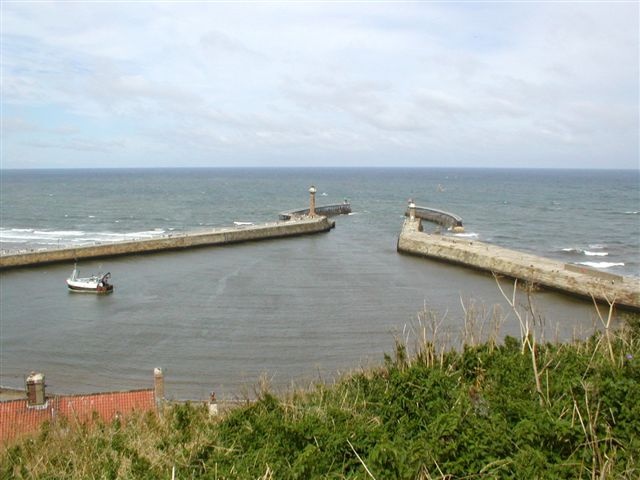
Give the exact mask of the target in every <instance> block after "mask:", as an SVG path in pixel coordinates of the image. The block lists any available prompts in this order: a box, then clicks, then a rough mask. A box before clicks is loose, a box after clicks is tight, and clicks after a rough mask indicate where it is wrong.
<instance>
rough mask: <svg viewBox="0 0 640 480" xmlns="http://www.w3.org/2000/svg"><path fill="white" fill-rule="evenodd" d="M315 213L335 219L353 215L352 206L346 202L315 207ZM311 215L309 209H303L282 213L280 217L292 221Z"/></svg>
mask: <svg viewBox="0 0 640 480" xmlns="http://www.w3.org/2000/svg"><path fill="white" fill-rule="evenodd" d="M314 209H315V212H316V213H317V214H318V215H324V216H325V217H334V216H336V215H347V214H349V213H351V204H350V203H349V202H347V201H346V200H345V201H344V202H343V203H336V204H334V205H324V206H321V207H315V208H314ZM308 214H309V209H308V208H302V209H300V210H290V211H286V212H282V213H280V215H279V218H280V220H291V219H293V218H296V217H300V216H304V215H308Z"/></svg>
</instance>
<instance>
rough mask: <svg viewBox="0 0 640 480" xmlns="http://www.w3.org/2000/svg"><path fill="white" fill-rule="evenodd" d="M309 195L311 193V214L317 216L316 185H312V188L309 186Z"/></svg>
mask: <svg viewBox="0 0 640 480" xmlns="http://www.w3.org/2000/svg"><path fill="white" fill-rule="evenodd" d="M309 195H310V199H309V216H310V217H315V216H316V187H314V186H313V185H311V188H309Z"/></svg>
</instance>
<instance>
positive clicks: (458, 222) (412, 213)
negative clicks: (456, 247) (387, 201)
mask: <svg viewBox="0 0 640 480" xmlns="http://www.w3.org/2000/svg"><path fill="white" fill-rule="evenodd" d="M405 216H407V217H409V218H418V219H421V220H427V221H428V222H433V223H437V224H438V225H442V226H443V227H447V228H449V229H451V230H452V231H454V232H456V233H461V232H464V226H463V225H462V217H460V216H458V215H456V214H455V213H450V212H445V211H444V210H438V209H437V208H430V207H422V206H419V205H416V204H415V202H414V201H413V200H411V199H409V206H408V207H407V210H406V211H405Z"/></svg>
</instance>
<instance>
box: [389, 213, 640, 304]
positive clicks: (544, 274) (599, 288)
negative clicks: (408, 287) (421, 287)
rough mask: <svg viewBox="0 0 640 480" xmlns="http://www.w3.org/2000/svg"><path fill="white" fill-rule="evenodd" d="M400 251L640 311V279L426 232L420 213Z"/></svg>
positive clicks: (410, 220) (412, 219)
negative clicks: (423, 230) (423, 229)
mask: <svg viewBox="0 0 640 480" xmlns="http://www.w3.org/2000/svg"><path fill="white" fill-rule="evenodd" d="M416 210H417V209H416ZM398 252H401V253H407V254H410V255H417V256H423V257H427V258H432V259H435V260H440V261H445V262H450V263H455V264H459V265H464V266H466V267H470V268H474V269H477V270H484V271H487V272H493V273H495V274H498V275H504V276H507V277H511V278H516V279H519V280H523V281H525V282H527V283H529V284H534V285H540V286H544V287H547V288H550V289H553V290H558V291H561V292H565V293H569V294H573V295H577V296H580V297H585V298H589V299H591V298H594V299H596V300H597V301H600V302H614V303H615V304H616V306H617V307H619V308H624V309H628V310H635V311H640V278H633V277H623V276H621V275H612V274H610V273H606V272H601V271H599V270H595V269H591V268H586V267H582V266H580V265H573V264H567V263H563V262H561V261H557V260H551V259H548V258H543V257H538V256H536V255H531V254H527V253H523V252H518V251H515V250H510V249H507V248H503V247H498V246H496V245H491V244H488V243H483V242H478V241H477V240H469V239H467V238H456V237H451V236H446V235H440V234H427V233H423V232H422V224H421V219H420V218H419V217H418V216H417V212H416V215H412V214H411V212H410V215H409V218H407V219H406V220H405V222H404V225H403V227H402V232H401V233H400V236H399V238H398Z"/></svg>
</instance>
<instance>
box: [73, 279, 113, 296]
mask: <svg viewBox="0 0 640 480" xmlns="http://www.w3.org/2000/svg"><path fill="white" fill-rule="evenodd" d="M67 287H68V288H69V291H70V292H74V293H97V294H107V293H111V292H113V285H81V284H78V283H76V282H71V281H67Z"/></svg>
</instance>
